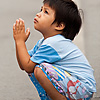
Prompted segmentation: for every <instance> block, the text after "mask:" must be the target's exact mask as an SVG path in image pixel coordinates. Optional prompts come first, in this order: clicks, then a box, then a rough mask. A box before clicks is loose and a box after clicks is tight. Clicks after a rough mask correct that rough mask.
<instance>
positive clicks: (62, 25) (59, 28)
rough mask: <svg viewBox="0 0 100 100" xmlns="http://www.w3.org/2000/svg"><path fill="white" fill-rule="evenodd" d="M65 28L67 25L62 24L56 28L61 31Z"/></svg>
mask: <svg viewBox="0 0 100 100" xmlns="http://www.w3.org/2000/svg"><path fill="white" fill-rule="evenodd" d="M64 28H65V24H64V23H60V24H59V25H58V24H57V26H56V27H55V29H56V30H58V31H61V30H63V29H64Z"/></svg>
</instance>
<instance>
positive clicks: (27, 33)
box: [26, 28, 30, 40]
mask: <svg viewBox="0 0 100 100" xmlns="http://www.w3.org/2000/svg"><path fill="white" fill-rule="evenodd" d="M29 35H30V29H29V28H27V30H26V40H27V39H28V37H29Z"/></svg>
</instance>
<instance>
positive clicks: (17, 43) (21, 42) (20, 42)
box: [15, 40, 25, 45]
mask: <svg viewBox="0 0 100 100" xmlns="http://www.w3.org/2000/svg"><path fill="white" fill-rule="evenodd" d="M15 44H16V45H20V44H25V41H22V40H20V41H15Z"/></svg>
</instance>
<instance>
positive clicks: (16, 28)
mask: <svg viewBox="0 0 100 100" xmlns="http://www.w3.org/2000/svg"><path fill="white" fill-rule="evenodd" d="M13 30H14V31H18V32H20V31H23V32H25V25H24V20H22V19H21V18H19V20H18V19H17V20H16V23H14V25H13Z"/></svg>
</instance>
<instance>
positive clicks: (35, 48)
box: [28, 39, 43, 57]
mask: <svg viewBox="0 0 100 100" xmlns="http://www.w3.org/2000/svg"><path fill="white" fill-rule="evenodd" d="M42 41H43V39H40V40H39V41H38V42H37V44H36V45H35V46H34V48H33V49H31V50H29V51H28V54H29V55H30V56H31V57H32V56H33V55H34V54H35V53H36V51H37V50H38V48H39V46H40V45H41V43H42Z"/></svg>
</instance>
